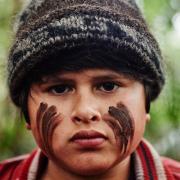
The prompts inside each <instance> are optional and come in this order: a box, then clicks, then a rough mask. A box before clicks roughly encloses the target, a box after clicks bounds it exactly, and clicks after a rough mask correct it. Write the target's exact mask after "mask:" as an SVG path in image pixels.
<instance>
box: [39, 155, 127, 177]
mask: <svg viewBox="0 0 180 180" xmlns="http://www.w3.org/2000/svg"><path fill="white" fill-rule="evenodd" d="M129 174H130V156H129V157H127V158H126V159H124V160H123V161H122V162H120V163H118V164H116V165H114V166H113V167H111V168H110V169H109V170H107V171H106V172H105V173H103V174H98V175H92V176H85V175H83V176H81V175H78V174H75V173H72V172H71V171H69V170H67V169H63V168H61V167H59V166H57V165H56V164H54V163H53V162H52V161H49V163H48V166H47V169H46V171H45V172H44V175H43V177H42V180H59V179H61V180H66V179H69V180H84V179H86V180H95V179H98V180H117V179H121V180H128V177H129Z"/></svg>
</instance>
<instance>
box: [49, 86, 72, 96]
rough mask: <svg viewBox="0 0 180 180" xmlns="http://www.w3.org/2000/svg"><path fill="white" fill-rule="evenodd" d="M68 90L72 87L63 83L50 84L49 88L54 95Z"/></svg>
mask: <svg viewBox="0 0 180 180" xmlns="http://www.w3.org/2000/svg"><path fill="white" fill-rule="evenodd" d="M70 91H72V87H70V86H69V85H65V84H61V85H56V86H52V87H50V89H49V92H51V93H53V94H55V95H62V94H65V93H68V92H70Z"/></svg>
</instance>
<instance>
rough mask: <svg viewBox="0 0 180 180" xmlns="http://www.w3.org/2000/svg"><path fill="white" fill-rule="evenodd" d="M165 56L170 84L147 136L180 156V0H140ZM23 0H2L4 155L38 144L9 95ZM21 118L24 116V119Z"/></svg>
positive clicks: (0, 148) (0, 143) (0, 151)
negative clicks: (16, 26) (8, 68)
mask: <svg viewBox="0 0 180 180" xmlns="http://www.w3.org/2000/svg"><path fill="white" fill-rule="evenodd" d="M137 2H138V4H139V6H140V8H141V9H142V11H143V13H144V15H145V18H146V19H147V21H148V24H149V27H150V28H151V31H152V32H153V34H154V35H155V36H156V38H157V39H158V41H159V43H160V46H161V49H162V51H163V56H164V59H165V70H166V74H167V77H166V86H165V88H164V90H163V92H162V94H161V95H160V97H159V99H158V100H157V101H156V102H153V103H152V105H151V121H150V123H149V124H148V126H147V129H146V133H145V136H146V138H147V139H149V140H150V141H151V142H152V143H153V144H154V145H155V147H156V148H157V149H158V150H159V151H160V152H161V153H162V154H164V155H169V156H171V157H174V158H175V159H180V140H179V138H178V137H180V125H179V124H180V106H179V103H180V93H179V92H180V76H179V69H180V61H179V58H180V1H179V0H158V1H157V0H150V1H149V0H137ZM21 5H22V0H0V84H1V88H0V117H1V119H0V159H5V158H7V157H10V156H15V155H17V154H22V153H26V152H28V151H30V150H31V149H32V148H33V147H35V143H34V142H33V138H32V137H31V133H30V132H28V131H27V130H26V128H25V123H24V121H23V119H22V118H20V116H19V112H18V111H17V110H16V108H15V107H14V106H13V105H12V103H11V102H10V99H9V98H8V89H7V84H6V60H7V55H8V51H9V47H10V44H11V42H12V39H13V33H12V29H13V28H12V24H13V23H12V22H14V19H15V18H14V17H15V15H16V14H17V12H18V11H19V9H20V7H21ZM20 119H21V120H20Z"/></svg>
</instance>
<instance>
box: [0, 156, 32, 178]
mask: <svg viewBox="0 0 180 180" xmlns="http://www.w3.org/2000/svg"><path fill="white" fill-rule="evenodd" d="M28 157H29V155H22V156H17V157H15V158H11V159H7V160H4V161H2V162H0V179H11V177H12V175H13V174H14V173H15V171H16V170H17V169H18V168H19V167H20V166H22V163H23V161H24V160H25V159H27V158H28Z"/></svg>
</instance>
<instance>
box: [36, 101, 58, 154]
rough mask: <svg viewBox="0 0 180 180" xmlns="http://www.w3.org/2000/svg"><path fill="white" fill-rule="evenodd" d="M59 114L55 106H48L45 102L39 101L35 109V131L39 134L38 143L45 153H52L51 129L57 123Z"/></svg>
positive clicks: (52, 129)
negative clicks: (37, 107) (36, 109)
mask: <svg viewBox="0 0 180 180" xmlns="http://www.w3.org/2000/svg"><path fill="white" fill-rule="evenodd" d="M58 117H59V114H57V109H56V107H55V106H50V107H48V105H47V104H46V103H41V104H40V106H39V109H38V111H37V116H36V121H37V131H38V135H39V136H40V139H39V141H40V142H39V143H40V147H41V148H42V150H43V151H44V152H45V153H46V154H47V155H52V154H53V150H52V142H51V141H52V136H53V131H54V129H55V128H56V126H57V125H58V123H59V118H58Z"/></svg>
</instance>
